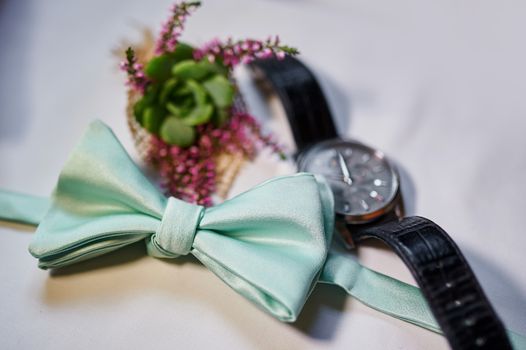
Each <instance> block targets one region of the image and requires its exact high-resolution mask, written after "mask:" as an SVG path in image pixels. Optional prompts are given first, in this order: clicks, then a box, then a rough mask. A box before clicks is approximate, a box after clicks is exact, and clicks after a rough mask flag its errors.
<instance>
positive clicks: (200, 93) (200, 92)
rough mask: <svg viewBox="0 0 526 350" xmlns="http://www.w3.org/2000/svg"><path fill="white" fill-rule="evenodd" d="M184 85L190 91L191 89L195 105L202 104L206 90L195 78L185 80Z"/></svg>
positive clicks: (204, 100)
mask: <svg viewBox="0 0 526 350" xmlns="http://www.w3.org/2000/svg"><path fill="white" fill-rule="evenodd" d="M186 86H187V87H188V89H189V90H190V91H192V95H193V97H194V101H195V103H196V104H197V105H202V104H204V103H205V102H206V90H205V89H204V88H203V87H202V86H201V85H199V84H198V83H197V82H196V81H195V80H192V79H190V80H187V81H186Z"/></svg>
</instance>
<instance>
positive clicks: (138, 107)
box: [133, 97, 149, 125]
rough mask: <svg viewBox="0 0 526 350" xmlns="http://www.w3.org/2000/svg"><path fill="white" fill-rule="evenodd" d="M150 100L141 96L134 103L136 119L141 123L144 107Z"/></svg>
mask: <svg viewBox="0 0 526 350" xmlns="http://www.w3.org/2000/svg"><path fill="white" fill-rule="evenodd" d="M148 104H149V103H148V101H147V100H146V98H144V97H141V99H140V100H138V101H137V102H135V104H134V105H133V115H134V116H135V119H136V120H137V122H138V123H139V124H141V125H142V114H143V113H144V109H145V108H146V107H147V106H148Z"/></svg>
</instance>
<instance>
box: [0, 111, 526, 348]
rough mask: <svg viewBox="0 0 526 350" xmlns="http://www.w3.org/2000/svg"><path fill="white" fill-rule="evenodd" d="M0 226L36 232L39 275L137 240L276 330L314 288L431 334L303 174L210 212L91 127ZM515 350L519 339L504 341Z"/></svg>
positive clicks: (11, 199)
mask: <svg viewBox="0 0 526 350" xmlns="http://www.w3.org/2000/svg"><path fill="white" fill-rule="evenodd" d="M0 220H8V221H14V222H21V223H28V224H34V225H36V224H39V225H38V228H37V231H36V234H35V237H34V239H33V241H32V242H31V244H30V247H29V250H30V252H31V254H33V255H34V256H35V257H37V258H38V259H39V266H40V267H41V268H44V269H45V268H54V267H61V266H66V265H69V264H73V263H76V262H78V261H81V260H85V259H89V258H93V257H96V256H98V255H102V254H106V253H109V252H112V251H113V250H117V249H119V248H121V247H124V246H126V245H129V244H132V243H134V242H137V241H141V240H144V241H145V242H146V248H147V252H148V254H149V255H151V256H154V257H159V258H176V257H178V256H180V255H184V254H193V255H194V256H195V257H196V258H197V259H199V260H200V261H201V262H202V263H203V264H204V265H205V266H207V267H208V268H209V269H210V270H211V271H212V272H214V273H215V274H216V275H217V276H218V277H219V278H221V279H222V280H223V281H224V282H225V283H227V284H228V285H229V286H230V287H232V288H233V289H234V290H236V291H237V292H238V293H239V294H241V295H243V296H244V297H246V298H247V299H249V300H250V301H252V302H253V303H255V304H256V305H257V306H259V307H260V308H262V309H264V310H265V311H267V312H268V313H270V314H271V315H273V316H274V317H276V318H278V319H280V320H282V321H288V322H291V321H294V320H295V319H296V317H297V316H298V314H299V312H300V311H301V308H302V307H303V304H304V303H305V301H306V300H307V297H308V296H309V294H310V292H311V290H312V289H313V288H314V286H315V285H316V283H317V282H320V283H330V284H335V285H338V286H340V287H342V288H343V289H344V290H345V291H347V293H349V294H350V295H352V296H354V297H355V298H356V299H358V300H360V301H362V302H363V303H364V304H366V305H368V306H370V307H372V308H374V309H377V310H379V311H381V312H384V313H386V314H388V315H391V316H394V317H397V318H399V319H401V320H404V321H407V322H411V323H414V324H416V325H419V326H421V327H424V328H427V329H430V330H432V331H435V332H440V329H439V328H438V326H437V324H436V322H435V320H434V319H433V317H432V316H431V313H430V312H429V310H428V308H427V305H426V302H425V300H424V299H423V297H422V295H421V293H420V291H419V290H418V289H417V288H416V287H413V286H411V285H408V284H405V283H403V282H400V281H398V280H396V279H393V278H391V277H388V276H385V275H382V274H379V273H377V272H375V271H372V270H370V269H368V268H366V267H363V266H361V265H360V264H359V263H358V262H357V261H356V259H355V258H354V257H353V256H352V255H350V254H349V253H348V251H345V250H344V249H342V247H341V245H339V244H338V242H337V241H336V240H335V242H333V244H332V246H331V249H330V250H329V244H330V243H331V238H332V234H333V229H334V227H333V225H334V214H333V198H332V193H331V191H330V189H329V187H328V186H327V185H326V183H325V182H324V181H323V180H322V179H319V178H317V177H315V176H314V175H311V174H296V175H293V176H285V177H278V178H274V179H271V180H269V181H267V182H265V183H263V184H261V185H259V186H257V187H255V188H253V189H252V190H249V191H247V192H245V193H243V194H241V195H239V196H237V197H235V198H233V199H231V200H228V201H226V202H224V203H222V204H220V205H218V206H215V207H212V208H206V209H205V208H203V207H200V206H196V205H191V204H188V203H185V202H182V201H180V200H177V199H175V198H165V197H164V196H163V195H162V194H161V193H160V192H159V191H158V190H157V189H156V188H155V187H154V186H153V185H152V184H151V183H150V182H149V181H148V180H147V179H146V178H145V177H144V176H143V175H142V173H141V172H140V171H139V169H138V168H137V167H136V166H135V164H134V163H133V161H132V160H131V159H130V158H129V156H128V155H127V153H126V151H125V150H124V149H123V147H122V145H121V144H120V143H119V142H118V141H117V139H116V138H115V136H114V135H113V133H112V132H111V130H110V129H109V128H108V127H107V126H105V125H104V124H103V123H102V122H98V121H97V122H94V123H92V124H91V125H90V127H89V129H88V131H87V132H86V133H85V135H84V136H83V137H82V140H81V141H80V144H79V145H78V146H77V147H76V148H75V150H74V151H73V154H72V155H71V156H70V158H69V160H68V161H67V163H66V165H65V167H64V169H63V171H62V173H61V174H60V177H59V181H58V184H57V187H56V189H55V192H54V195H53V197H52V198H51V200H49V199H47V198H39V197H35V196H31V195H24V194H21V193H15V192H8V191H2V190H0ZM509 334H510V337H511V339H512V342H513V343H514V345H515V346H516V348H521V349H526V339H525V338H524V337H522V336H520V335H517V334H515V333H513V332H510V333H509Z"/></svg>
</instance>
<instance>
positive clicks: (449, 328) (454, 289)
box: [349, 216, 512, 350]
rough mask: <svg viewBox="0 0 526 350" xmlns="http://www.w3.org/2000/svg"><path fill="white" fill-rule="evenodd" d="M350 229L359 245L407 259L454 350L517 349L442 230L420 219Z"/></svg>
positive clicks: (454, 245) (406, 219) (466, 265)
mask: <svg viewBox="0 0 526 350" xmlns="http://www.w3.org/2000/svg"><path fill="white" fill-rule="evenodd" d="M349 229H350V230H351V232H352V237H353V239H354V240H355V241H361V240H364V239H368V238H376V239H380V240H382V241H383V242H385V243H386V244H387V245H388V246H389V247H391V248H392V249H393V250H394V251H395V252H396V253H397V254H398V255H399V256H400V258H402V260H403V261H404V262H405V264H406V265H407V266H408V268H409V269H410V271H411V273H412V274H413V276H414V278H415V280H416V281H417V283H418V285H419V286H420V289H421V291H422V293H423V294H424V296H425V297H426V299H427V301H428V304H429V306H430V308H431V311H432V312H433V314H434V316H435V318H436V320H437V322H438V324H439V325H440V327H441V328H442V330H443V332H444V335H445V336H446V337H447V339H448V340H449V343H450V345H451V347H452V348H453V349H478V350H480V349H488V350H489V349H499V350H500V349H511V348H512V347H511V345H510V343H509V340H508V338H507V336H506V332H505V329H504V326H503V325H502V322H501V321H500V320H499V318H498V316H497V314H496V313H495V311H494V310H493V308H492V306H491V304H490V303H489V301H488V299H487V297H486V295H485V294H484V292H483V290H482V288H481V286H480V284H479V283H478V281H477V279H476V277H475V275H474V273H473V271H472V270H471V268H470V267H469V265H468V263H467V262H466V260H465V259H464V257H463V256H462V253H461V252H460V250H459V248H458V247H457V245H456V244H455V243H454V242H453V240H452V239H451V238H450V237H449V236H448V234H447V233H446V232H445V231H444V230H442V229H441V228H440V227H439V226H438V225H437V224H435V223H434V222H432V221H430V220H428V219H425V218H422V217H418V216H414V217H407V218H404V219H401V220H393V221H388V222H386V223H381V224H374V225H373V224H370V225H350V226H349Z"/></svg>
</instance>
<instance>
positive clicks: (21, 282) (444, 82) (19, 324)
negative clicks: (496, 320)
mask: <svg viewBox="0 0 526 350" xmlns="http://www.w3.org/2000/svg"><path fill="white" fill-rule="evenodd" d="M169 5H170V2H169V1H156V2H155V3H154V2H153V1H138V0H133V1H131V0H128V1H103V0H97V1H95V0H92V1H36V0H33V1H30V0H25V1H17V0H4V1H0V187H2V188H8V189H11V190H18V191H23V192H27V193H34V194H39V195H48V194H49V193H50V192H51V190H52V189H53V187H54V184H55V181H56V179H57V175H58V173H59V171H60V169H61V167H62V165H63V163H64V161H65V159H66V157H67V156H68V154H69V152H70V150H71V149H72V147H73V146H74V145H75V143H76V142H77V140H78V138H79V136H80V135H81V133H82V132H83V130H84V129H85V127H86V125H87V124H88V123H89V122H90V121H91V120H92V119H94V118H99V119H101V120H103V121H104V122H106V123H107V124H109V125H110V126H111V127H112V128H113V129H114V131H115V132H116V134H117V135H118V136H119V137H120V139H121V141H122V142H123V143H124V145H125V146H126V147H127V149H128V150H129V151H130V152H132V154H134V153H133V152H134V150H133V145H132V141H131V138H130V134H129V132H128V130H127V128H126V123H125V120H124V108H125V98H126V97H125V89H124V87H123V85H122V83H123V80H124V76H123V75H122V74H121V73H120V72H119V71H118V70H117V69H116V59H115V58H114V57H113V56H112V54H111V50H112V48H114V47H115V46H116V45H117V44H118V43H119V42H120V41H121V40H122V39H125V38H137V37H138V36H139V30H138V28H139V27H140V26H148V27H152V28H155V30H156V31H157V30H158V28H159V23H160V22H161V20H164V19H165V17H166V15H167V9H168V7H169ZM525 15H526V4H525V3H524V2H520V1H508V0H503V1H498V2H496V1H495V2H491V1H482V0H464V1H460V2H459V1H410V0H401V1H396V2H394V1H388V0H384V1H375V2H372V1H359V0H341V1H336V0H333V1H321V0H317V1H316V0H310V1H300V0H297V1H263V0H251V1H247V0H244V1H241V0H239V1H234V0H228V1H227V0H222V1H219V0H214V1H213V0H209V1H205V6H204V7H203V8H202V9H200V10H199V11H198V12H197V13H196V14H195V15H194V16H193V17H192V18H191V19H190V20H189V21H188V27H187V32H186V35H185V37H184V38H186V39H188V40H190V41H191V42H194V43H202V42H204V41H205V40H206V39H209V38H211V37H213V36H220V37H226V36H227V35H229V34H232V35H234V36H235V37H243V36H252V37H266V36H267V35H268V34H276V33H279V34H280V36H281V37H282V39H283V40H284V41H285V42H287V43H289V44H291V45H294V46H297V47H299V48H300V50H301V52H302V56H301V57H302V58H303V59H304V61H306V62H307V63H308V64H309V65H310V66H311V67H312V69H313V70H314V71H315V72H316V73H317V75H318V76H319V78H320V80H321V81H322V85H323V87H324V89H325V90H326V92H327V94H328V97H329V100H330V102H331V106H332V108H333V111H334V114H335V116H336V117H337V119H338V126H339V129H340V132H341V134H343V135H346V136H349V137H353V138H356V139H359V140H361V141H363V142H366V143H368V144H370V145H372V146H375V147H379V148H381V149H383V150H384V151H385V152H386V153H387V154H388V155H390V156H391V157H392V158H394V159H395V160H396V161H397V162H398V163H399V164H400V165H401V166H402V167H403V170H404V171H403V172H404V174H405V175H404V182H405V183H404V186H405V188H404V191H405V196H406V200H407V201H408V204H409V212H410V213H411V214H419V215H422V216H426V217H428V218H430V219H432V220H435V221H436V222H437V223H439V224H440V225H441V226H442V227H443V228H444V229H446V230H447V231H448V232H449V233H450V234H451V236H452V237H453V238H454V239H455V240H456V242H457V243H458V245H459V246H460V247H461V249H462V250H463V252H464V254H465V255H466V257H467V259H468V261H469V263H470V264H471V266H472V267H473V269H474V271H475V273H476V274H477V276H478V277H479V279H480V282H481V284H482V285H483V287H484V288H485V290H486V292H487V294H488V296H489V298H490V299H491V301H492V302H493V304H494V306H495V308H496V310H497V311H498V313H499V314H500V315H501V316H502V319H503V320H504V322H505V324H506V325H507V327H508V328H510V329H512V330H515V331H518V332H520V333H522V334H526V271H525V260H524V249H525V247H526V235H525V233H524V224H523V222H524V216H525V214H524V210H525V209H526V176H525V175H526V137H525V133H526V97H525V94H526V64H525V62H526V49H525V46H524V33H525V32H526V21H525V20H524V18H525ZM242 73H243V72H241V73H240V76H241V78H240V80H241V82H242V85H243V86H244V89H246V91H247V100H248V101H249V103H250V104H251V107H252V108H253V110H254V113H255V114H256V115H258V117H261V118H264V119H265V118H266V119H270V120H269V121H268V124H269V125H271V127H273V128H274V130H276V133H277V134H279V135H281V136H282V137H283V139H284V140H286V133H287V131H286V129H285V128H284V125H283V123H282V120H281V119H279V118H278V117H276V115H278V114H279V113H275V112H276V110H277V108H274V107H275V106H274V107H272V108H268V107H265V106H264V105H263V104H262V103H261V100H258V99H257V96H256V95H255V94H253V93H252V92H251V90H250V86H249V82H248V81H245V80H244V79H243V74H242ZM269 115H271V116H273V117H271V118H269ZM287 171H290V168H288V167H287V165H286V164H278V163H277V162H276V161H275V160H273V159H272V158H269V157H266V156H262V157H261V158H260V159H259V160H258V161H257V162H256V163H254V164H251V165H249V166H247V167H246V168H245V169H244V170H243V173H242V175H241V177H240V178H239V181H238V182H237V183H236V184H235V188H234V192H236V191H241V190H243V189H246V188H248V187H250V186H251V185H252V184H254V183H257V182H259V181H261V180H264V179H265V178H267V177H270V176H272V175H273V174H277V173H283V172H287ZM31 236H32V230H31V229H28V228H27V227H23V226H15V225H4V224H2V225H0V265H1V266H2V268H1V269H0V281H1V282H0V339H1V345H0V347H1V348H5V349H14V348H17V349H32V348H39V349H47V348H58V349H65V348H76V349H88V348H89V349H92V348H101V349H102V348H104V349H124V348H130V349H133V348H141V347H143V348H154V349H173V348H174V347H177V348H181V349H186V348H196V349H197V348H205V349H206V348H209V349H210V348H214V349H251V348H258V349H298V348H301V349H317V348H331V349H339V348H341V349H373V350H374V349H382V350H384V349H445V348H447V345H446V342H445V340H444V339H443V338H442V337H441V336H439V335H436V334H434V333H431V332H429V331H426V330H423V329H420V328H418V327H416V326H412V325H409V324H406V323H404V322H401V321H398V320H395V319H393V318H390V317H387V316H384V315H382V314H380V313H378V312H376V311H374V310H371V309H369V308H367V307H365V306H363V305H361V304H360V303H359V302H357V301H356V300H353V299H352V298H351V297H347V296H346V295H345V294H344V293H343V291H341V290H339V289H338V288H336V287H329V286H319V287H318V288H317V289H316V291H315V292H314V294H313V295H312V296H311V298H310V300H309V302H308V304H307V306H306V307H305V309H304V310H303V313H302V314H301V316H300V318H299V320H298V322H297V323H295V324H292V325H291V324H285V323H281V322H279V321H277V320H275V319H273V318H272V317H270V316H268V315H266V314H264V313H263V312H261V311H259V310H258V309H257V308H255V307H254V306H253V305H252V304H250V303H249V302H248V301H246V300H244V299H243V298H241V297H240V296H238V295H237V294H236V293H235V292H233V291H232V290H231V289H230V288H229V287H227V286H226V285H224V284H223V283H222V282H221V281H220V280H219V279H218V278H217V277H215V276H214V275H213V274H212V273H210V272H208V271H207V270H206V269H205V268H204V267H202V266H201V265H199V264H198V263H197V262H196V260H195V259H191V258H185V259H181V260H179V261H174V262H173V263H172V262H166V261H161V260H157V259H154V258H150V257H147V256H145V255H144V252H143V250H142V249H141V247H139V246H134V247H131V248H129V249H124V250H123V251H122V252H119V253H114V254H111V255H110V256H106V257H102V258H99V259H97V260H94V261H89V262H86V263H81V264H79V265H77V266H75V267H71V268H67V269H63V270H61V271H56V272H54V273H50V272H48V271H42V270H39V269H38V268H37V266H36V265H37V262H36V260H35V259H34V258H32V257H31V256H30V255H29V253H28V252H27V246H28V243H29V241H30V240H31ZM359 256H360V259H361V260H362V261H363V262H364V264H366V265H368V266H371V267H373V268H375V269H377V270H379V271H382V272H384V273H388V274H390V275H393V276H396V277H399V278H401V279H402V280H404V281H408V282H412V280H411V277H410V275H409V273H408V271H407V270H406V269H405V267H404V266H403V265H402V263H401V262H400V261H399V260H398V258H397V257H396V256H394V254H392V253H390V252H389V251H387V250H385V249H381V247H365V248H362V249H360V251H359Z"/></svg>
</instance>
